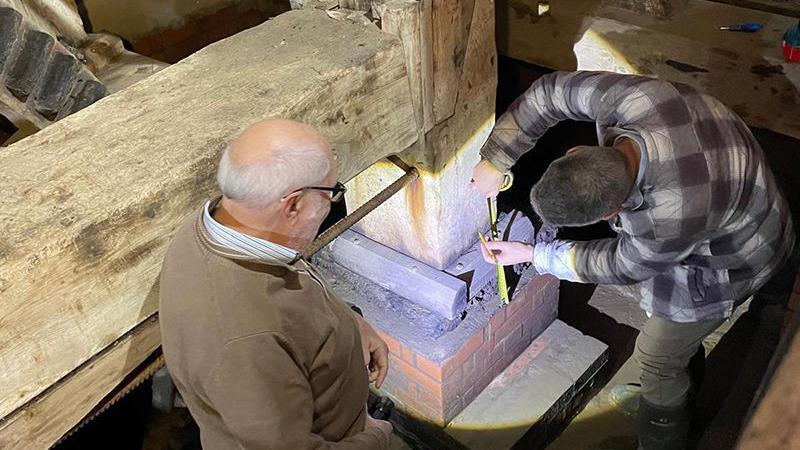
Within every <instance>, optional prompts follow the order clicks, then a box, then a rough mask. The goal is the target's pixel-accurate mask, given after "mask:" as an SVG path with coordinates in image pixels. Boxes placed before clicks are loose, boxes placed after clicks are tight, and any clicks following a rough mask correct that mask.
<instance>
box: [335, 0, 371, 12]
mask: <svg viewBox="0 0 800 450" xmlns="http://www.w3.org/2000/svg"><path fill="white" fill-rule="evenodd" d="M371 5H372V4H371V2H370V0H339V7H340V8H344V9H354V10H356V11H369V10H370V7H371Z"/></svg>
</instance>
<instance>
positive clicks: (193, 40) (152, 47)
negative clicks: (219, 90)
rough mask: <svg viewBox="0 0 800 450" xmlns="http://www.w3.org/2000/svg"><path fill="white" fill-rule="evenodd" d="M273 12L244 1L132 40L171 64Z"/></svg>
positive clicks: (144, 52) (136, 46)
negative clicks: (178, 25) (175, 26)
mask: <svg viewBox="0 0 800 450" xmlns="http://www.w3.org/2000/svg"><path fill="white" fill-rule="evenodd" d="M287 4H288V2H287ZM272 16H273V14H270V13H269V12H266V11H262V10H260V9H258V8H256V7H255V6H253V5H250V4H247V2H243V3H239V4H236V5H232V6H228V7H226V8H222V9H220V10H218V11H217V12H215V13H212V14H209V15H205V16H202V17H196V18H188V19H187V20H186V21H185V22H184V24H183V25H182V26H180V27H178V28H173V29H169V30H163V31H159V32H156V33H152V34H150V35H148V36H145V37H143V38H141V39H138V40H136V41H134V42H133V50H134V51H135V52H137V53H140V54H142V55H146V56H149V57H151V58H155V59H158V60H160V61H164V62H168V63H170V64H173V63H176V62H178V61H180V60H181V59H183V58H185V57H187V56H189V55H191V54H192V53H194V52H196V51H198V50H200V49H201V48H203V47H205V46H206V45H208V44H211V43H213V42H216V41H219V40H221V39H224V38H226V37H228V36H232V35H234V34H236V33H238V32H240V31H242V30H246V29H248V28H252V27H254V26H256V25H258V24H260V23H262V22H264V21H266V20H267V19H269V18H270V17H272Z"/></svg>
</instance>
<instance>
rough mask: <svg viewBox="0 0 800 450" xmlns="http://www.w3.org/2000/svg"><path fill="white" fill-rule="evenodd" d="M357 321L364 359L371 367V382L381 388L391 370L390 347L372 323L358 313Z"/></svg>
mask: <svg viewBox="0 0 800 450" xmlns="http://www.w3.org/2000/svg"><path fill="white" fill-rule="evenodd" d="M356 322H358V331H359V332H360V333H361V347H362V349H363V351H364V361H365V362H366V363H367V367H368V368H369V382H370V383H375V387H376V388H378V389H380V387H381V385H382V384H383V380H384V379H385V378H386V374H387V373H388V372H389V347H388V346H387V345H386V342H383V339H381V337H380V336H378V333H376V332H375V329H373V328H372V325H370V324H369V323H367V321H366V320H364V318H363V317H361V316H360V315H358V314H356Z"/></svg>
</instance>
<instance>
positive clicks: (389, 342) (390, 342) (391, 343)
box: [375, 330, 401, 356]
mask: <svg viewBox="0 0 800 450" xmlns="http://www.w3.org/2000/svg"><path fill="white" fill-rule="evenodd" d="M375 331H377V332H378V336H380V338H381V339H383V342H386V346H387V347H389V353H394V354H395V355H397V356H400V355H401V353H400V351H401V350H400V343H399V342H397V340H396V339H395V338H393V337H391V336H389V335H388V334H386V333H385V332H383V331H382V330H375Z"/></svg>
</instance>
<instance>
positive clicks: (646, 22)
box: [497, 0, 800, 138]
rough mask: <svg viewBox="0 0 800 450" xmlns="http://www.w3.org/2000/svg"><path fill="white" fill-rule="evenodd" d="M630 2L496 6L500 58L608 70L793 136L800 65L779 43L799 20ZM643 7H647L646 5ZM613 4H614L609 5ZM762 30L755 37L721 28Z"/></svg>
mask: <svg viewBox="0 0 800 450" xmlns="http://www.w3.org/2000/svg"><path fill="white" fill-rule="evenodd" d="M626 3H642V2H641V1H639V2H628V1H627V0H624V1H623V0H616V1H614V0H611V1H609V0H605V1H600V0H575V1H569V2H551V7H550V10H549V12H548V13H547V14H544V15H541V16H540V15H539V14H538V10H537V0H498V8H497V36H498V39H497V40H498V50H499V52H500V53H501V54H503V55H506V56H510V57H512V58H515V59H519V60H523V61H527V62H530V63H533V64H538V65H541V66H545V67H550V68H553V69H559V70H575V69H580V70H609V71H615V72H621V73H633V74H642V75H649V76H657V77H659V78H662V79H665V80H669V81H675V82H681V83H686V84H688V85H691V86H694V87H695V88H697V89H699V90H700V91H701V92H704V93H707V94H710V95H712V96H714V97H717V98H718V99H720V100H721V101H722V102H723V103H725V104H726V105H727V106H728V107H730V108H732V109H733V110H734V111H736V113H738V114H739V115H740V116H741V117H742V118H743V119H744V120H745V121H746V122H747V123H748V124H749V125H752V126H756V127H762V128H768V129H771V130H774V131H777V132H779V133H782V134H785V135H788V136H792V137H795V138H800V92H798V91H799V89H798V88H799V87H800V65H798V64H791V63H787V62H785V61H784V60H783V56H782V54H781V48H780V43H781V37H782V36H783V33H784V31H785V30H786V29H788V28H789V27H790V26H793V25H796V24H797V19H796V18H792V17H788V16H782V15H778V14H771V13H767V12H762V11H754V10H751V9H746V8H740V7H736V6H731V5H726V4H721V3H714V2H709V1H704V0H687V1H682V2H676V3H673V8H672V9H671V10H670V11H669V12H670V14H669V17H668V18H666V19H665V18H664V17H655V16H653V15H648V14H639V13H636V12H634V11H631V10H630V9H626V8H620V7H618V6H619V5H624V4H626ZM644 3H648V2H644ZM614 5H617V6H614ZM743 22H759V23H761V24H763V25H764V28H763V29H762V30H761V31H759V32H758V33H730V32H723V31H720V30H719V29H718V28H719V26H720V25H727V24H736V23H743Z"/></svg>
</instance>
